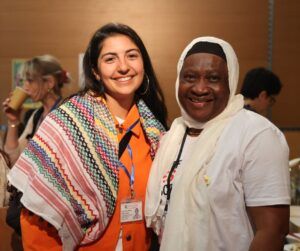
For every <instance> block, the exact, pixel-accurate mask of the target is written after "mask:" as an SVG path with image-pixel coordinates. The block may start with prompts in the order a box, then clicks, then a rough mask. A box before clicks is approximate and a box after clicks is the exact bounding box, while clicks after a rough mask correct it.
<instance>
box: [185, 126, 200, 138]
mask: <svg viewBox="0 0 300 251" xmlns="http://www.w3.org/2000/svg"><path fill="white" fill-rule="evenodd" d="M202 130H203V129H197V128H187V134H188V135H189V136H191V137H197V136H199V134H200V133H201V132H202Z"/></svg>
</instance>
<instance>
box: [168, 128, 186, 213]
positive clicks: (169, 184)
mask: <svg viewBox="0 0 300 251" xmlns="http://www.w3.org/2000/svg"><path fill="white" fill-rule="evenodd" d="M187 134H188V128H187V129H186V130H185V133H184V135H183V138H182V142H181V145H180V149H179V152H178V155H177V158H176V160H175V161H174V162H173V165H172V167H171V170H170V172H169V175H168V178H167V202H166V205H165V212H167V211H168V203H169V200H170V198H171V193H172V187H171V176H172V174H173V172H174V170H175V169H176V168H177V167H178V165H179V164H180V161H181V159H180V158H181V154H182V150H183V147H184V143H185V140H186V137H187Z"/></svg>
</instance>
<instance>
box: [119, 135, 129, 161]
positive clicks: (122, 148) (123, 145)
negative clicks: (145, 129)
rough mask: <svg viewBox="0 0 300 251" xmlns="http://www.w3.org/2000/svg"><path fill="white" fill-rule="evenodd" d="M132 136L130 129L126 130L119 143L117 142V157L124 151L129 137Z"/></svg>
mask: <svg viewBox="0 0 300 251" xmlns="http://www.w3.org/2000/svg"><path fill="white" fill-rule="evenodd" d="M131 136H132V131H129V132H127V133H126V134H125V135H124V137H123V138H122V139H121V141H120V143H119V159H120V158H121V156H122V154H123V152H124V151H125V149H126V147H127V145H128V143H129V141H130V138H131Z"/></svg>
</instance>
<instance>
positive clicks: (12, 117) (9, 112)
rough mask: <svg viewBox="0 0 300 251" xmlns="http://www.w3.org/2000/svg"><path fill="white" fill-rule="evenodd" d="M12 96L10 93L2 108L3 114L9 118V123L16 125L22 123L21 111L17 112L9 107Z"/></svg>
mask: <svg viewBox="0 0 300 251" xmlns="http://www.w3.org/2000/svg"><path fill="white" fill-rule="evenodd" d="M11 95H12V93H10V95H9V97H8V98H6V99H5V100H4V102H3V103H2V107H3V112H4V114H5V115H6V117H7V120H8V123H11V124H16V123H19V122H20V114H21V109H19V110H18V111H15V110H13V109H11V108H10V107H9V106H8V105H9V103H10V97H11Z"/></svg>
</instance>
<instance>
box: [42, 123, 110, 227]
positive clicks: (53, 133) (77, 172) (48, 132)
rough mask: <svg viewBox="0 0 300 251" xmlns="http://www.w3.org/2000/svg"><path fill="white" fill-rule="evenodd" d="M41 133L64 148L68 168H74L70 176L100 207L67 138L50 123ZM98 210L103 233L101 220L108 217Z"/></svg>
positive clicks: (45, 124) (55, 144) (70, 169)
mask: <svg viewBox="0 0 300 251" xmlns="http://www.w3.org/2000/svg"><path fill="white" fill-rule="evenodd" d="M40 133H43V134H44V135H45V136H47V137H48V138H50V139H51V138H52V137H54V138H55V141H53V142H51V143H53V144H54V146H55V147H61V146H63V149H64V153H63V157H64V159H65V161H66V162H68V165H67V167H68V166H71V167H72V168H69V169H68V171H69V172H70V174H72V178H73V179H74V180H75V181H76V183H77V184H80V188H81V189H82V190H83V192H84V194H85V195H86V196H87V197H88V199H89V200H90V201H91V202H92V203H93V204H94V205H98V204H97V200H96V196H95V193H94V192H93V191H94V189H93V188H92V187H91V186H90V181H88V180H87V178H86V176H85V175H83V173H82V169H80V167H79V165H78V162H77V161H76V157H77V155H76V157H74V154H73V153H74V152H73V151H71V148H70V146H69V145H68V144H67V141H66V140H65V138H63V136H62V134H60V133H57V129H56V128H54V127H52V125H51V124H50V123H44V126H43V128H42V129H41V130H40ZM77 158H78V157H77ZM102 200H103V198H102ZM103 201H104V200H103ZM98 206H99V205H98ZM97 209H98V210H100V212H99V213H101V216H98V217H99V224H100V229H101V231H102V230H103V229H104V227H105V226H104V223H103V220H101V219H103V218H104V217H107V216H105V213H104V212H103V209H102V207H97ZM105 209H106V208H105ZM90 212H91V214H92V215H93V216H94V217H95V218H98V217H96V215H95V214H94V213H93V210H92V209H91V211H90Z"/></svg>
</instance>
